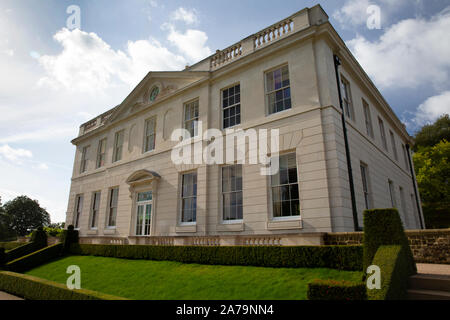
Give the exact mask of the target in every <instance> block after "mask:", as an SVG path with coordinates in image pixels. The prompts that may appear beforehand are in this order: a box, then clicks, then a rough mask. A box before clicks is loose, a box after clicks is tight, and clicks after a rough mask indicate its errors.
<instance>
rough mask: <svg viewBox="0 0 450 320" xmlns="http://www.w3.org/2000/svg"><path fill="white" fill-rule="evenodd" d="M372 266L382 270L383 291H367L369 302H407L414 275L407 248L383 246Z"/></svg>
mask: <svg viewBox="0 0 450 320" xmlns="http://www.w3.org/2000/svg"><path fill="white" fill-rule="evenodd" d="M372 264H373V265H376V266H379V267H380V269H381V289H380V290H378V289H373V290H367V296H368V298H369V300H405V299H406V296H407V290H408V280H409V277H410V276H411V275H413V273H414V272H413V270H411V264H410V261H409V256H408V252H407V251H406V250H405V248H404V247H403V246H399V245H398V246H381V247H380V248H379V249H378V251H377V253H376V254H375V258H374V259H373V261H372Z"/></svg>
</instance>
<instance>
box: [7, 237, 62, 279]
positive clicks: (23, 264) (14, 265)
mask: <svg viewBox="0 0 450 320" xmlns="http://www.w3.org/2000/svg"><path fill="white" fill-rule="evenodd" d="M62 248H63V247H62V244H61V243H58V244H55V245H53V246H50V247H46V248H44V249H41V250H38V251H36V252H33V253H31V254H29V255H26V256H24V257H21V258H19V259H16V260H13V261H11V262H8V263H7V264H6V265H5V267H6V269H7V270H10V271H15V272H24V271H27V270H30V269H32V268H34V267H37V266H39V265H41V264H44V263H46V262H48V261H50V260H52V259H55V258H57V257H59V256H61V252H62Z"/></svg>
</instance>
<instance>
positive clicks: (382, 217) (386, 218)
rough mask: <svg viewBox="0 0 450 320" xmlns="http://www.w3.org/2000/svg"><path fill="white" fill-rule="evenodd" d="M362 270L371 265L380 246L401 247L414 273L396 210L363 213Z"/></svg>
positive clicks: (410, 254) (411, 256)
mask: <svg viewBox="0 0 450 320" xmlns="http://www.w3.org/2000/svg"><path fill="white" fill-rule="evenodd" d="M363 244H364V245H363V246H364V255H363V256H364V258H363V261H364V270H366V269H367V267H368V266H370V265H372V260H373V258H374V257H375V253H376V252H377V250H378V248H379V247H380V246H389V245H401V246H403V247H404V248H405V254H406V255H407V256H408V260H409V263H410V265H411V268H413V270H414V271H416V264H415V263H414V257H413V254H412V252H411V248H410V247H409V242H408V238H407V237H406V235H405V231H404V229H403V224H402V221H401V219H400V215H399V213H398V211H397V209H375V210H366V211H365V212H364V236H363Z"/></svg>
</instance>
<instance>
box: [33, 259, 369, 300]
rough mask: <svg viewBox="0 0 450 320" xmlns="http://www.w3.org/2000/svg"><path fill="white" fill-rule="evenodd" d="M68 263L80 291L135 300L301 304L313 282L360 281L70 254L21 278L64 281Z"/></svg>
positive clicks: (349, 275)
mask: <svg viewBox="0 0 450 320" xmlns="http://www.w3.org/2000/svg"><path fill="white" fill-rule="evenodd" d="M70 265H77V266H79V267H80V268H81V287H82V288H83V289H91V290H95V291H100V292H103V293H108V294H112V295H116V296H121V297H125V298H129V299H139V300H147V299H148V300H269V299H273V300H277V299H286V300H304V299H306V290H307V284H308V282H310V281H311V280H313V279H336V280H340V279H341V280H350V281H360V280H361V277H362V273H361V272H349V271H338V270H331V269H287V268H261V267H241V266H208V265H198V264H182V263H178V262H168V261H162V262H159V261H149V260H124V259H115V258H103V257H91V256H70V257H65V258H62V259H59V260H56V261H53V262H50V263H48V264H46V265H43V266H40V267H38V268H35V269H33V270H31V271H29V272H27V274H30V275H33V276H37V277H40V278H44V279H48V280H53V281H56V282H60V283H64V284H65V283H66V280H67V278H68V277H69V274H67V273H66V269H67V267H68V266H70Z"/></svg>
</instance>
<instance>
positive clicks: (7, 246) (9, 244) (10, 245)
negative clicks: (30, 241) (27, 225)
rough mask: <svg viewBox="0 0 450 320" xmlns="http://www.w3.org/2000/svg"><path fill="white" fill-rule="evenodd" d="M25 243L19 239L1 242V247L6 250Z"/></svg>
mask: <svg viewBox="0 0 450 320" xmlns="http://www.w3.org/2000/svg"><path fill="white" fill-rule="evenodd" d="M24 244H25V243H23V242H18V241H10V242H0V248H4V249H5V250H6V251H8V250H11V249H15V248H17V247H20V246H23V245H24Z"/></svg>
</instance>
